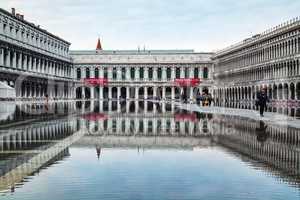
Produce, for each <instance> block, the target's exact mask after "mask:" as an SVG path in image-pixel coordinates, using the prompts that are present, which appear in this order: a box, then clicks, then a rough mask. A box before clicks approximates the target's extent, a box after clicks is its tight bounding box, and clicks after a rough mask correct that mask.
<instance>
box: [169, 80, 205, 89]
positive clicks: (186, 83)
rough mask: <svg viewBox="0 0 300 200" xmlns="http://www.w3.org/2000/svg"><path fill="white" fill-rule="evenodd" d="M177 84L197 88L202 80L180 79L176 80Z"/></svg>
mask: <svg viewBox="0 0 300 200" xmlns="http://www.w3.org/2000/svg"><path fill="white" fill-rule="evenodd" d="M174 82H175V84H176V85H178V86H182V87H183V86H185V87H187V86H197V85H199V84H200V82H201V81H200V79H199V78H178V79H175V81H174Z"/></svg>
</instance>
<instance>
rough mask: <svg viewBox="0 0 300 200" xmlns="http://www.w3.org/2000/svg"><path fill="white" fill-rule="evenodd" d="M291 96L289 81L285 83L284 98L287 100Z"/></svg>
mask: <svg viewBox="0 0 300 200" xmlns="http://www.w3.org/2000/svg"><path fill="white" fill-rule="evenodd" d="M288 98H289V86H288V84H287V83H285V84H284V99H285V100H287V99H288Z"/></svg>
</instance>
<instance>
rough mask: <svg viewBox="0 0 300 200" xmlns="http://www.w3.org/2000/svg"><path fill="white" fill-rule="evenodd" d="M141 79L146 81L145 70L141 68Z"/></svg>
mask: <svg viewBox="0 0 300 200" xmlns="http://www.w3.org/2000/svg"><path fill="white" fill-rule="evenodd" d="M140 79H144V68H142V67H141V68H140Z"/></svg>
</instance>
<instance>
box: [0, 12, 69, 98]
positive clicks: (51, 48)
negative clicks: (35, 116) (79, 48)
mask: <svg viewBox="0 0 300 200" xmlns="http://www.w3.org/2000/svg"><path fill="white" fill-rule="evenodd" d="M69 46H70V43H69V42H67V41H65V40H63V39H61V38H59V37H57V36H55V35H53V34H51V33H49V32H48V31H46V30H44V29H42V28H41V27H40V26H37V25H34V24H33V23H30V22H28V21H26V20H25V19H24V16H23V15H20V14H18V13H16V12H15V9H14V8H13V9H12V12H11V13H10V12H7V11H5V10H3V9H1V8H0V81H1V82H3V83H4V84H6V85H7V86H9V87H11V88H14V89H15V96H16V99H22V100H24V99H32V98H45V97H46V96H49V97H50V98H60V99H62V98H70V97H72V94H73V93H74V92H72V90H73V89H72V88H74V85H73V84H74V83H73V79H72V77H73V71H74V70H73V66H72V63H71V59H70V57H69ZM4 98H5V97H4Z"/></svg>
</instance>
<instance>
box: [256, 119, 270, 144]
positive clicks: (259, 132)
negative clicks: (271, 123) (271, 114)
mask: <svg viewBox="0 0 300 200" xmlns="http://www.w3.org/2000/svg"><path fill="white" fill-rule="evenodd" d="M267 127H268V126H267V125H266V124H265V122H264V121H262V120H260V121H259V127H257V128H256V129H255V132H256V139H257V141H258V142H261V143H262V144H263V143H264V142H265V141H267V139H268V137H269V133H268V132H267V131H266V130H267Z"/></svg>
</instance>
